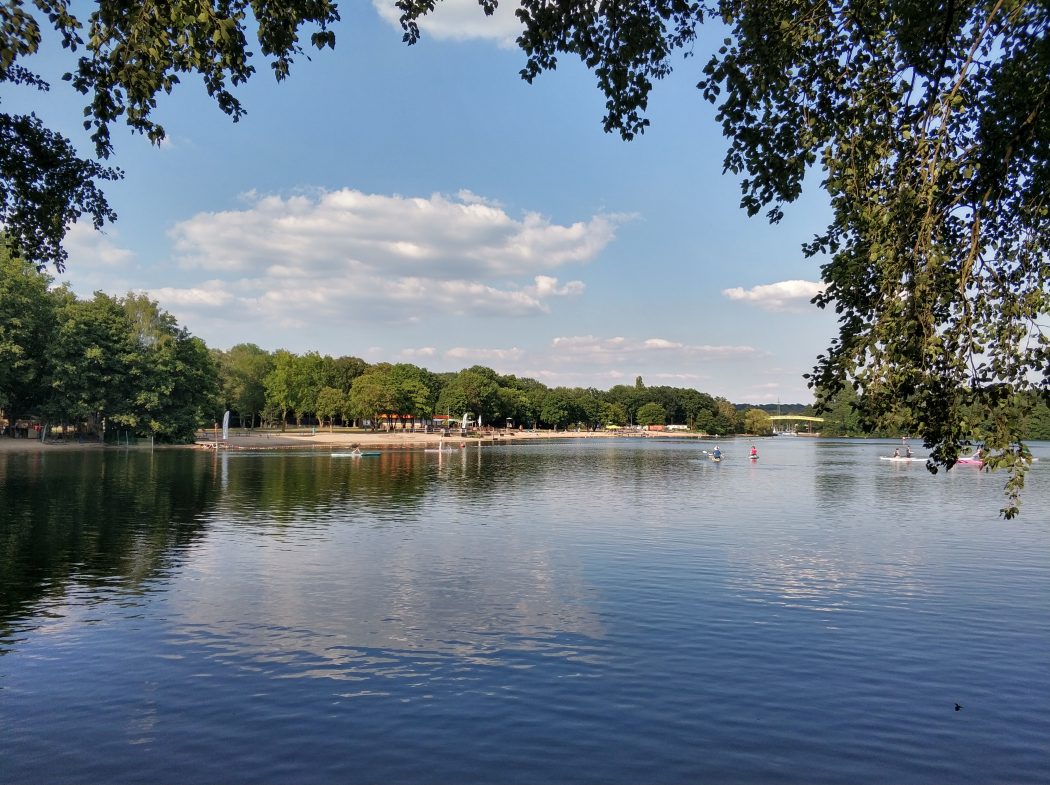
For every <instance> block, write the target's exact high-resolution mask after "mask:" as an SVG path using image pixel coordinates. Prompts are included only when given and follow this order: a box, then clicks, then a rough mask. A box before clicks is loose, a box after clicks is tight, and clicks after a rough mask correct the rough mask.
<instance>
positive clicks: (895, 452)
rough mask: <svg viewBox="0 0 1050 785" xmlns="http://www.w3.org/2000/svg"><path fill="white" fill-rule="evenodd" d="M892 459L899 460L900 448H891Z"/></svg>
mask: <svg viewBox="0 0 1050 785" xmlns="http://www.w3.org/2000/svg"><path fill="white" fill-rule="evenodd" d="M893 457H894V458H900V457H901V448H900V447H894V448H893Z"/></svg>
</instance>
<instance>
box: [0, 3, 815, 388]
mask: <svg viewBox="0 0 1050 785" xmlns="http://www.w3.org/2000/svg"><path fill="white" fill-rule="evenodd" d="M341 13H342V14H343V21H342V23H341V24H340V25H339V26H338V27H337V28H336V33H337V46H336V49H335V51H325V52H323V53H316V54H312V59H311V60H309V61H307V60H306V59H305V58H300V60H299V62H297V63H296V64H295V66H293V70H292V75H291V77H290V79H289V80H287V81H286V82H284V83H282V84H277V83H275V82H274V80H273V78H272V77H271V76H270V74H269V69H268V67H267V66H266V65H265V63H263V62H261V61H260V62H258V63H256V67H257V69H258V71H259V72H258V73H257V74H256V75H255V77H254V78H253V79H252V80H251V81H250V82H249V83H248V84H247V85H245V86H243V87H242V88H239V89H238V92H237V94H238V96H239V97H240V98H241V100H242V102H243V103H244V105H245V106H246V108H247V110H248V115H247V117H246V118H244V119H243V120H242V121H241V122H239V123H236V124H234V123H232V122H231V121H230V120H229V118H227V117H226V116H225V115H223V114H222V113H221V112H220V111H219V110H218V108H217V107H216V106H215V105H214V104H213V103H212V102H211V101H210V99H209V98H208V97H207V94H206V93H205V91H204V90H203V88H202V86H201V85H200V84H199V81H197V80H194V79H191V78H188V77H187V78H185V79H184V80H183V84H182V85H181V86H180V88H177V89H176V91H175V92H174V93H173V94H172V95H171V96H166V97H162V98H161V100H160V104H159V107H158V110H157V112H156V114H155V119H157V120H159V121H160V122H161V123H162V124H163V125H164V126H165V128H166V130H167V132H168V137H169V138H168V140H167V141H166V142H165V143H164V144H163V145H162V146H161V147H159V148H157V147H152V146H150V145H149V144H148V142H147V141H146V140H145V139H144V138H142V137H140V136H134V135H131V134H130V133H128V132H126V131H124V130H123V129H115V133H114V141H115V146H116V155H115V157H114V159H113V161H112V163H113V164H114V165H117V166H120V167H121V168H122V169H124V170H125V172H126V178H125V179H124V180H123V181H122V182H120V183H116V184H110V185H109V186H108V187H107V194H108V195H109V197H110V201H111V204H112V205H113V207H114V208H115V209H116V211H117V212H118V214H119V220H118V222H117V223H116V224H115V225H113V226H110V227H107V229H106V231H105V233H104V234H98V233H95V232H94V231H93V230H91V229H90V227H84V226H77V227H74V228H73V230H72V232H71V234H70V236H69V242H68V249H69V251H70V259H69V263H68V268H67V274H65V275H64V276H62V277H61V278H60V280H65V281H68V282H69V283H70V284H71V285H72V286H73V287H74V289H75V290H76V291H77V292H78V293H80V294H82V295H89V294H90V292H91V291H93V290H95V289H102V290H104V291H106V292H109V293H111V294H123V293H125V292H127V291H129V290H134V291H145V292H147V293H148V294H149V295H150V296H151V297H153V298H154V299H156V300H158V301H159V302H160V303H161V305H162V306H163V307H164V308H165V309H167V310H169V311H170V312H172V313H173V314H174V315H175V316H176V317H177V318H178V320H179V322H180V323H181V324H183V325H184V326H186V327H187V328H188V329H189V330H190V331H191V332H192V333H194V334H195V335H199V336H200V337H202V338H203V339H204V340H205V341H207V343H208V344H209V346H213V347H218V348H224V349H225V348H229V347H230V346H232V345H234V344H236V343H241V342H252V343H256V344H258V345H260V346H262V347H263V348H266V349H269V350H274V349H278V348H285V349H289V350H291V351H295V352H300V353H301V352H306V351H310V350H317V351H320V352H322V353H326V354H332V355H341V354H349V355H357V356H359V357H362V358H364V359H366V360H368V361H370V362H378V361H391V362H414V363H417V364H419V365H422V366H425V367H427V368H429V369H431V370H434V371H446V370H458V369H460V368H463V367H467V366H470V365H474V364H482V365H487V366H489V367H492V368H494V369H495V370H497V371H499V372H501V373H514V374H518V375H520V376H531V377H534V378H537V379H539V380H541V381H543V382H544V383H545V384H548V385H550V386H557V385H569V386H576V385H580V386H594V387H598V388H600V389H607V388H609V387H610V386H612V385H614V384H619V383H628V384H631V383H633V382H634V379H635V377H636V376H639V375H640V376H642V377H643V378H644V380H645V382H646V383H647V384H652V385H657V384H669V385H673V386H683V387H694V388H696V389H700V390H703V391H705V392H709V393H711V394H713V395H722V396H725V397H727V398H729V399H730V400H732V401H735V402H752V403H775V402H776V401H778V400H780V401H783V402H784V403H788V402H797V401H804V402H808V401H810V399H811V395H810V393H809V391H808V390H807V388H806V386H805V381H804V380H803V379H802V374H803V373H805V372H806V371H808V370H810V368H811V367H812V365H813V362H814V358H815V357H816V355H817V354H818V353H820V352H822V351H823V350H824V349H825V348H826V346H827V344H828V342H829V340H830V338H831V337H832V335H833V333H834V330H835V322H834V315H833V314H829V313H823V312H820V311H819V310H817V309H816V308H814V307H813V306H811V305H809V304H808V300H809V298H810V297H811V296H812V294H813V293H814V292H815V291H816V287H817V282H818V281H819V277H820V275H819V264H820V261H819V260H816V259H812V260H806V259H805V258H803V256H802V253H801V250H800V245H801V243H802V242H804V241H806V240H808V239H810V238H811V237H812V235H813V234H814V233H816V232H818V231H820V230H821V229H823V228H824V226H825V225H826V224H827V221H828V217H829V210H828V207H827V203H826V198H825V197H824V195H823V193H822V192H821V191H820V190H819V182H818V177H816V176H814V177H813V178H812V180H811V182H810V183H809V184H808V185H809V188H808V191H807V194H806V195H805V196H804V197H803V199H802V200H800V201H799V202H798V203H796V204H794V205H791V206H789V208H788V211H787V217H786V218H785V220H784V221H783V222H781V223H780V224H779V225H777V226H770V225H768V223H767V222H766V221H765V220H764V219H763V218H761V217H756V218H748V217H747V215H746V214H745V213H744V212H743V211H742V210H741V209H740V208H739V206H738V204H739V186H738V182H737V180H736V179H735V178H734V177H733V176H731V175H725V176H723V175H722V172H721V162H722V157H723V155H724V152H725V148H726V142H725V140H724V139H723V138H722V136H721V129H720V127H719V126H718V124H717V123H716V122H715V120H714V114H715V112H714V108H713V107H711V106H710V105H709V104H706V103H705V102H704V101H703V99H702V97H701V96H700V94H699V91H697V90H696V89H695V83H696V81H697V79H698V76H699V71H700V69H701V68H702V67H703V64H704V62H705V61H706V57H707V53H708V52H709V51H710V48H711V47H710V45H709V43H708V42H710V41H712V40H714V41H715V42H717V41H718V40H719V39H720V38H721V35H722V33H721V31H719V30H714V29H711V30H708V31H705V32H704V36H705V39H704V40H702V41H701V42H700V43H699V44H698V45H697V46H696V47H695V51H696V53H697V56H696V57H694V58H691V59H683V60H679V61H678V63H677V67H676V71H675V73H674V74H673V75H672V76H671V77H670V78H669V79H667V80H665V81H664V82H661V83H659V84H658V85H657V87H656V89H655V92H654V94H653V96H652V98H651V100H650V105H649V111H648V115H647V116H648V117H649V118H650V119H651V121H652V126H651V127H650V129H649V130H648V131H647V132H646V133H645V134H644V135H643V136H641V137H639V138H637V139H635V140H634V141H632V142H629V143H628V142H624V141H622V140H621V139H620V138H619V137H618V136H616V135H609V134H605V133H604V132H603V131H602V128H601V118H602V115H603V110H604V99H603V97H602V96H601V94H600V93H599V92H598V90H597V89H596V87H595V83H594V78H593V76H592V75H591V74H589V73H588V72H587V71H586V70H585V69H584V68H583V67H582V66H580V65H579V63H577V62H573V61H571V59H569V58H564V59H563V60H562V61H561V62H560V63H559V67H558V69H557V71H555V72H551V73H547V74H544V75H542V76H541V77H540V78H539V79H538V80H537V81H536V82H535V83H534V84H533V85H528V84H526V83H525V82H523V81H522V80H521V79H520V77H519V76H518V71H519V69H520V68H521V67H522V65H523V63H524V55H523V54H522V53H521V52H520V51H519V50H517V49H516V48H514V47H513V45H512V44H509V42H511V41H512V39H513V36H514V21H513V19H512V18H511V17H510V15H509V14H508V13H506V12H505V11H503V10H502V9H501V12H500V14H498V15H497V17H496V18H486V17H485V16H484V14H483V13H482V11H481V10H480V8H478V7H477V6H476V3H475V2H474V0H444V2H443V3H441V4H439V7H438V11H437V13H436V14H435V15H434V16H433V24H428V25H424V26H423V29H424V38H423V41H422V42H420V43H419V44H417V45H416V46H413V47H406V46H405V45H404V44H403V43H402V42H401V31H400V29H399V28H398V27H396V26H395V24H394V23H392V20H393V19H394V17H395V15H394V13H393V10H392V2H391V3H387V2H380V0H376V2H375V3H374V4H369V3H364V2H362V3H355V4H343V6H342V7H341ZM715 45H717V43H716V44H715ZM68 62H69V61H67V60H65V59H63V53H62V52H61V51H60V50H59V51H57V52H45V53H44V54H42V55H40V56H38V57H37V58H36V60H35V62H31V63H27V65H31V66H35V67H36V68H37V69H38V70H41V71H44V72H45V73H46V74H47V75H48V76H49V77H50V78H51V79H52V85H53V87H52V91H51V93H49V94H47V95H46V96H43V97H42V96H40V95H37V94H32V93H30V92H28V91H27V92H25V93H20V94H18V95H15V94H12V95H5V106H6V107H7V108H8V109H9V110H18V109H33V110H35V111H37V113H38V114H39V115H40V116H41V117H42V118H43V120H44V121H45V122H46V123H49V124H51V125H52V126H53V127H57V128H59V129H61V130H63V131H64V132H65V133H67V134H68V135H70V136H71V138H73V139H74V141H75V142H76V143H77V144H78V146H79V147H80V148H81V150H82V151H85V152H86V151H88V150H89V144H88V142H87V140H86V138H85V136H84V134H83V132H82V131H80V119H81V110H82V106H83V98H82V97H81V96H79V95H77V94H75V93H73V92H72V91H70V90H69V89H68V86H67V85H66V84H65V83H63V82H61V81H60V80H59V79H58V78H57V76H56V75H58V74H60V73H61V72H62V71H63V70H65V69H66V68H68ZM817 174H819V173H817Z"/></svg>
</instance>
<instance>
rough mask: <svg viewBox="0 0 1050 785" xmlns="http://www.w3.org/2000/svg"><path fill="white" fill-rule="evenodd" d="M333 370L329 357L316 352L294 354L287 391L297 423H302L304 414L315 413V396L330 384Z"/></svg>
mask: <svg viewBox="0 0 1050 785" xmlns="http://www.w3.org/2000/svg"><path fill="white" fill-rule="evenodd" d="M333 370H334V366H333V364H332V358H331V357H322V356H321V355H320V354H319V353H318V352H307V353H306V354H302V355H295V359H294V360H293V362H292V369H291V372H290V379H289V393H290V395H291V398H290V402H291V408H292V411H294V412H295V422H296V424H297V425H302V424H303V419H304V418H305V417H306V416H308V415H312V414H314V413H316V410H317V396H318V395H320V394H321V390H323V389H324V388H325V387H326V386H330V381H331V378H332V377H334V373H333Z"/></svg>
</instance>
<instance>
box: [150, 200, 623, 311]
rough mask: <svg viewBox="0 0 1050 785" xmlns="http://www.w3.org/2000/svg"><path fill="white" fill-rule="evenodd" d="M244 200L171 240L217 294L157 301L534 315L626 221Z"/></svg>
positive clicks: (435, 205)
mask: <svg viewBox="0 0 1050 785" xmlns="http://www.w3.org/2000/svg"><path fill="white" fill-rule="evenodd" d="M242 203H243V205H244V206H243V207H242V208H241V209H236V210H228V211H222V212H210V213H199V214H197V215H195V216H193V217H192V218H190V219H188V220H186V221H182V222H180V223H178V224H176V225H175V226H174V227H173V229H172V230H171V232H170V234H171V236H172V238H173V240H174V245H175V248H176V252H177V254H178V260H179V263H180V265H181V266H182V267H183V268H184V269H185V270H186V271H188V272H189V273H191V274H192V273H193V272H194V271H199V272H202V273H207V274H208V275H209V276H210V277H211V278H212V281H210V282H209V285H208V287H207V288H208V293H209V296H208V297H201V296H199V294H200V291H199V290H200V289H201V288H202V287H201V285H199V284H194V285H192V286H188V287H186V288H184V289H175V288H165V289H158V290H155V291H153V292H152V295H153V296H154V297H157V299H159V300H161V302H162V303H165V302H167V303H170V304H179V305H181V306H182V307H183V308H184V309H185V308H193V309H195V310H197V311H203V310H206V309H207V308H208V307H218V306H225V305H227V304H229V303H230V302H231V301H233V302H236V303H237V305H238V307H239V309H240V311H241V312H242V313H243V314H245V315H246V316H251V317H253V318H266V319H272V320H285V321H287V320H304V319H305V320H306V321H314V322H316V321H317V320H318V319H335V320H338V321H348V320H349V321H352V320H354V319H368V320H380V321H386V322H411V321H418V320H421V319H424V318H426V317H427V316H429V315H438V314H441V315H457V316H463V315H473V316H500V317H517V316H532V315H536V314H543V313H547V312H548V311H549V305H548V304H547V301H548V300H550V299H551V298H556V297H568V296H574V295H579V294H581V293H582V292H583V290H584V284H583V282H582V281H578V280H573V281H568V282H566V283H564V284H563V283H561V282H560V281H559V279H558V278H556V277H554V276H552V275H549V274H547V272H548V271H550V270H553V269H556V268H559V267H562V266H565V265H570V264H585V263H587V262H589V261H591V260H593V259H594V258H595V257H597V255H598V254H599V253H600V252H601V251H602V250H603V249H604V248H605V247H606V246H607V245H608V244H609V243H610V242H611V241H612V240H613V239H614V237H615V233H616V228H617V226H618V225H619V224H620V223H622V222H623V221H624V220H627V216H618V215H597V216H594V217H592V218H590V219H589V220H585V221H578V222H575V223H571V224H557V223H553V222H551V221H550V220H549V219H547V218H545V217H543V216H541V215H539V214H538V213H535V212H528V213H525V214H524V215H521V216H519V217H515V216H512V215H510V214H509V213H508V212H507V211H506V210H505V209H503V208H502V207H500V206H499V205H497V204H496V203H495V202H492V201H490V200H486V199H485V198H484V197H482V196H479V195H477V194H474V193H472V192H470V191H461V192H460V193H458V194H457V195H456V196H451V197H450V196H445V195H442V194H434V195H432V196H429V197H425V198H424V197H405V196H400V195H381V194H366V193H362V192H360V191H355V190H351V189H342V190H337V191H322V190H316V191H313V192H309V193H299V194H295V195H292V196H279V195H265V194H259V193H256V192H249V193H246V194H243V195H242ZM304 314H308V315H309V316H308V317H305V316H304ZM288 323H291V322H288Z"/></svg>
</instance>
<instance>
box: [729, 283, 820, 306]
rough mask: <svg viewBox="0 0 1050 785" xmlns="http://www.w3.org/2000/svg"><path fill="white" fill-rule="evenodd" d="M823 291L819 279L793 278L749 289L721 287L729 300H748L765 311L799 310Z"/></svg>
mask: <svg viewBox="0 0 1050 785" xmlns="http://www.w3.org/2000/svg"><path fill="white" fill-rule="evenodd" d="M823 291H824V284H823V283H821V282H820V281H798V280H795V281H779V282H777V283H770V284H763V285H760V286H752V287H751V288H750V289H744V288H742V287H739V286H737V287H734V288H732V289H723V290H722V294H724V295H725V296H726V297H728V298H729V299H730V300H741V301H743V302H748V303H751V304H753V305H756V306H758V307H759V308H762V309H764V310H767V311H800V310H804V309H805V308H806V306H808V305H809V301H810V300H812V299H813V298H814V297H816V296H817V295H818V294H820V293H821V292H823Z"/></svg>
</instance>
